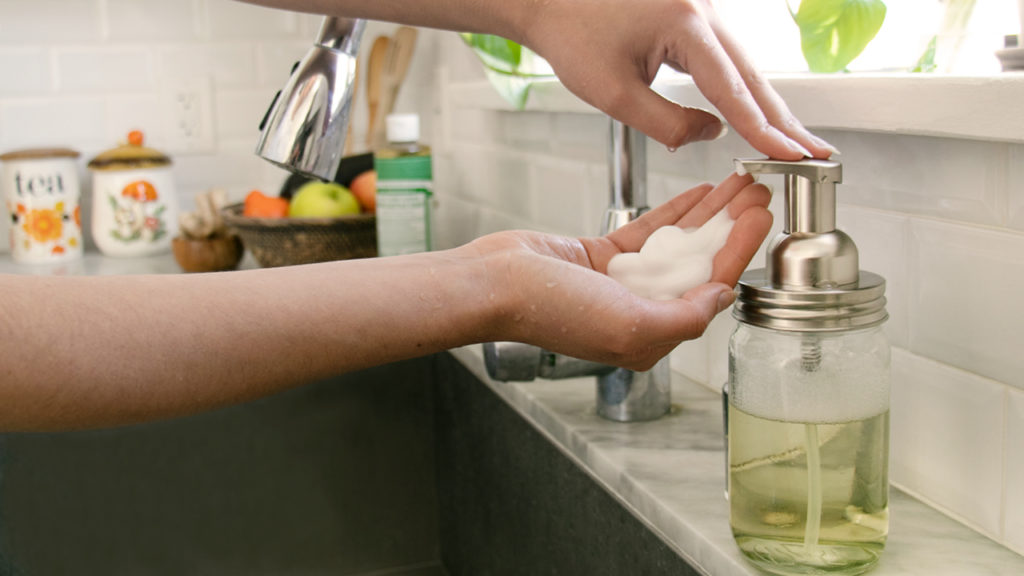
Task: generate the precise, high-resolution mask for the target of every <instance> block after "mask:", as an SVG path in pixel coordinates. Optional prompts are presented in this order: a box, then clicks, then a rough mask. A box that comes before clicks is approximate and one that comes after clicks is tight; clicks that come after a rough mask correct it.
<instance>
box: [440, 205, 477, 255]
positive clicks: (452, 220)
mask: <svg viewBox="0 0 1024 576" xmlns="http://www.w3.org/2000/svg"><path fill="white" fill-rule="evenodd" d="M434 206H435V210H434V224H433V231H434V247H435V248H436V249H439V250H445V249H448V248H455V247H456V246H461V245H463V244H467V243H469V242H472V241H473V240H474V239H476V238H477V235H478V229H479V222H480V212H481V208H480V205H479V204H476V203H473V202H465V201H463V200H460V199H458V198H454V197H451V196H445V197H440V198H436V203H435V205H434Z"/></svg>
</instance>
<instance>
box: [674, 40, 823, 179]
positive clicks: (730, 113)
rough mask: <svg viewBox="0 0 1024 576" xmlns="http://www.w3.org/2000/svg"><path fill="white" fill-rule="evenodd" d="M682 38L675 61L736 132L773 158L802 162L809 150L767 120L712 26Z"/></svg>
mask: <svg viewBox="0 0 1024 576" xmlns="http://www.w3.org/2000/svg"><path fill="white" fill-rule="evenodd" d="M698 31H699V33H697V34H694V35H692V36H690V37H688V38H685V39H680V41H679V42H680V44H679V45H677V47H676V50H677V51H678V52H677V54H675V56H676V61H677V62H678V63H679V64H680V66H681V67H682V69H683V70H686V72H687V73H689V74H690V76H692V77H693V81H694V83H695V84H696V85H697V88H699V89H700V91H701V93H702V94H704V96H705V97H706V98H707V99H708V101H709V102H711V104H713V105H714V106H715V108H717V109H718V110H719V111H720V112H721V113H722V115H723V116H725V118H726V120H728V121H729V124H730V125H731V126H732V127H733V128H735V129H736V132H738V133H739V134H740V136H742V137H743V138H744V139H746V140H747V141H748V142H750V144H751V145H752V146H754V147H755V148H757V149H758V150H759V151H761V152H763V153H765V154H767V155H768V156H769V157H771V158H778V159H781V160H800V159H802V158H803V157H804V156H805V155H806V152H807V150H806V149H805V148H804V147H803V146H801V145H800V144H798V143H797V142H795V141H793V140H792V139H790V137H789V136H787V135H786V134H784V133H783V132H782V131H780V130H779V129H778V128H776V127H775V126H772V124H771V123H770V122H769V121H768V118H767V117H766V116H765V113H764V111H763V110H761V107H760V105H759V103H758V102H757V100H756V99H755V98H754V95H753V94H752V93H751V91H750V89H749V87H748V86H747V84H746V82H745V81H744V78H743V76H742V75H741V74H740V71H739V70H738V69H737V68H736V64H735V63H734V62H733V60H732V58H730V57H729V54H728V53H727V52H726V50H725V48H724V47H723V46H722V43H721V42H720V41H719V39H718V36H717V35H716V34H715V33H714V31H713V30H712V29H711V27H710V26H702V27H700V28H699V29H698Z"/></svg>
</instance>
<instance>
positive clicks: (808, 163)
mask: <svg viewBox="0 0 1024 576" xmlns="http://www.w3.org/2000/svg"><path fill="white" fill-rule="evenodd" d="M735 163H736V169H737V171H738V172H749V173H751V174H782V175H784V176H785V177H786V178H785V194H786V195H785V204H786V212H785V223H784V226H783V230H782V234H779V235H778V236H776V237H775V238H774V239H773V240H772V243H771V245H770V246H769V248H768V262H767V269H768V277H769V279H770V281H771V283H772V285H773V286H777V287H780V288H823V287H836V286H843V285H848V284H851V283H854V282H856V281H857V277H858V273H859V263H858V258H857V246H856V245H855V244H854V243H853V240H851V239H850V237H849V236H847V235H846V234H845V233H843V232H842V231H840V230H836V184H837V183H839V182H842V180H843V165H842V164H840V163H839V162H835V161H832V160H813V159H812V160H800V161H797V162H786V161H782V160H770V159H768V160H735Z"/></svg>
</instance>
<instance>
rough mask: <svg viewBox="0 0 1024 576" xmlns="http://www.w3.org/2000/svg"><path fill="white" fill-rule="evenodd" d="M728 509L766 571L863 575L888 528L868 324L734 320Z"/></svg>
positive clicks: (878, 367)
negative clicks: (825, 327)
mask: <svg viewBox="0 0 1024 576" xmlns="http://www.w3.org/2000/svg"><path fill="white" fill-rule="evenodd" d="M727 410H728V446H729V452H728V454H729V457H728V466H729V478H728V481H729V505H730V525H731V527H732V532H733V536H734V537H735V539H736V542H737V544H738V545H739V547H740V549H741V550H742V552H743V554H744V555H746V556H747V558H748V559H749V560H750V561H752V562H753V563H754V564H755V565H757V566H758V567H759V568H760V569H762V570H764V571H766V572H769V573H772V574H783V575H788V574H824V573H829V574H860V573H862V572H865V571H867V570H868V569H870V568H871V567H872V566H874V565H875V563H876V562H877V561H878V557H879V555H880V554H881V552H882V549H883V548H884V546H885V539H886V535H887V533H888V529H889V515H888V509H889V508H888V502H889V498H888V486H889V481H888V460H889V343H888V341H887V339H886V337H885V335H884V334H883V331H882V327H881V326H880V325H876V326H873V327H869V328H862V329H856V330H850V331H838V332H798V331H782V330H774V329H769V328H762V327H758V326H752V325H749V324H745V323H743V322H740V323H739V325H738V327H737V328H736V330H735V332H734V333H733V335H732V338H731V340H730V343H729V396H728V407H727Z"/></svg>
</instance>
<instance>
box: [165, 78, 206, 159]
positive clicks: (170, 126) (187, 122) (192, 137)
mask: <svg viewBox="0 0 1024 576" xmlns="http://www.w3.org/2000/svg"><path fill="white" fill-rule="evenodd" d="M212 99H213V97H212V90H211V88H210V81H209V79H206V78H188V79H181V80H179V81H178V82H176V83H174V84H173V85H170V86H168V87H167V88H166V89H165V90H162V91H161V105H162V107H163V118H164V131H165V134H166V136H167V139H166V146H165V147H166V149H167V151H168V152H173V153H179V154H181V153H190V152H191V153H201V152H212V151H213V148H214V136H213V103H212Z"/></svg>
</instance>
